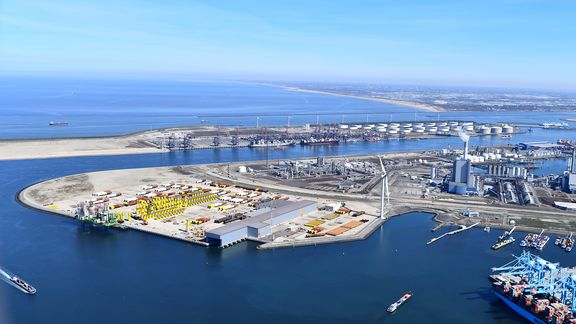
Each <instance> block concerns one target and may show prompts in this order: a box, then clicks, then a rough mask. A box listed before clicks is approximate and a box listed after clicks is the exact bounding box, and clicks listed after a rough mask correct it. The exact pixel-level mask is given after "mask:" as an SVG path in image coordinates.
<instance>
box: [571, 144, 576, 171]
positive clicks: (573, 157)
mask: <svg viewBox="0 0 576 324" xmlns="http://www.w3.org/2000/svg"><path fill="white" fill-rule="evenodd" d="M575 158H576V148H572V158H571V159H570V173H574V160H575Z"/></svg>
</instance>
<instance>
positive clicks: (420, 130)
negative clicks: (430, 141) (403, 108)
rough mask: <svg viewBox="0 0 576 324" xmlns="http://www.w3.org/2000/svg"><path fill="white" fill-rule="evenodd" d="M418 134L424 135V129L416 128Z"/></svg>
mask: <svg viewBox="0 0 576 324" xmlns="http://www.w3.org/2000/svg"><path fill="white" fill-rule="evenodd" d="M415 132H416V133H424V128H416V130H415Z"/></svg>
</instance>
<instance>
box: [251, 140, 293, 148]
mask: <svg viewBox="0 0 576 324" xmlns="http://www.w3.org/2000/svg"><path fill="white" fill-rule="evenodd" d="M295 144H296V142H294V141H265V140H260V141H251V142H250V144H248V147H252V148H266V147H272V148H274V147H283V146H291V145H295Z"/></svg>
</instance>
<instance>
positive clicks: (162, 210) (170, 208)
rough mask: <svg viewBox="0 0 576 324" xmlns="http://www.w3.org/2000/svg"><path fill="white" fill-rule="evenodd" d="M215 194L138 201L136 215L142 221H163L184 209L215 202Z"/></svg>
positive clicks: (194, 194) (182, 211) (196, 194)
mask: <svg viewBox="0 0 576 324" xmlns="http://www.w3.org/2000/svg"><path fill="white" fill-rule="evenodd" d="M216 198H217V196H216V195H215V194H205V193H192V194H190V195H186V196H180V197H153V198H151V199H150V200H138V204H136V214H137V215H138V216H140V218H142V219H143V220H144V221H148V219H165V218H168V217H172V216H176V215H180V214H182V213H184V211H185V210H186V207H190V206H194V205H199V204H203V203H207V202H210V201H213V200H216Z"/></svg>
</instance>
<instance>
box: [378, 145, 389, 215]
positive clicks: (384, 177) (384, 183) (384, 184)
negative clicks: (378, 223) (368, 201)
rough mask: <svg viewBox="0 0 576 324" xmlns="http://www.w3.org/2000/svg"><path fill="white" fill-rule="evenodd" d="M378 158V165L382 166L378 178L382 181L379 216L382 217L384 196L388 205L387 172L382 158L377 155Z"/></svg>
mask: <svg viewBox="0 0 576 324" xmlns="http://www.w3.org/2000/svg"><path fill="white" fill-rule="evenodd" d="M378 160H380V167H381V168H382V173H381V174H380V179H381V181H382V191H381V192H382V193H381V195H380V218H381V219H384V218H385V217H384V205H385V204H384V196H386V206H388V205H390V190H389V188H388V173H386V169H385V168H384V163H382V158H381V157H380V155H378Z"/></svg>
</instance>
